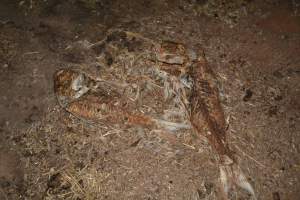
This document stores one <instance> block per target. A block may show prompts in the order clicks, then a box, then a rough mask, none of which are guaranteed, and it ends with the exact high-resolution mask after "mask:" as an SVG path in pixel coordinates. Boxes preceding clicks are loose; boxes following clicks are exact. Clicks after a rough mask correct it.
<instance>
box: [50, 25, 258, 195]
mask: <svg viewBox="0 0 300 200" xmlns="http://www.w3.org/2000/svg"><path fill="white" fill-rule="evenodd" d="M84 48H86V49H87V50H95V51H97V52H98V57H97V58H96V63H97V64H98V67H97V70H91V67H90V66H85V65H79V66H76V67H71V68H67V69H62V70H59V71H58V72H57V73H56V74H55V76H54V87H55V93H56V96H57V99H58V102H59V104H60V105H61V106H62V107H63V108H64V109H65V110H66V111H68V112H69V113H71V114H73V115H74V116H76V117H78V118H80V119H82V120H85V121H88V122H92V123H97V124H106V125H108V124H109V125H110V126H112V127H113V126H118V128H123V129H126V128H128V127H134V126H139V127H144V128H146V129H150V130H153V129H164V130H166V131H169V132H172V133H177V132H183V131H190V130H194V131H195V132H196V133H197V134H199V135H202V136H205V137H206V138H207V140H208V141H209V143H210V145H211V146H212V148H213V149H214V150H215V151H216V153H217V155H218V158H219V163H218V164H219V168H220V181H221V183H222V191H223V196H224V198H225V199H227V198H228V191H229V189H230V188H232V187H233V186H239V187H241V188H243V189H245V190H246V191H248V192H249V193H250V194H251V195H252V197H253V198H254V199H256V197H255V194H254V190H253V188H252V186H251V185H250V183H249V182H248V181H247V179H246V177H245V176H244V174H243V172H242V171H241V169H240V167H239V165H238V161H237V158H236V155H235V154H234V152H232V151H231V150H230V148H229V147H228V143H227V141H226V122H225V117H224V112H223V109H222V106H221V104H220V100H219V92H218V87H217V83H216V79H215V77H214V74H213V72H212V71H211V69H210V68H209V67H208V65H207V62H206V60H205V58H204V56H202V55H197V53H196V52H194V51H192V50H190V49H187V48H186V47H185V46H184V45H182V44H179V43H175V42H170V41H162V42H154V41H152V40H150V39H147V38H144V37H142V36H141V35H139V34H135V33H131V32H125V31H119V30H114V31H111V32H109V33H108V34H107V36H106V38H105V39H104V40H103V41H100V42H99V43H96V44H92V45H85V46H84Z"/></svg>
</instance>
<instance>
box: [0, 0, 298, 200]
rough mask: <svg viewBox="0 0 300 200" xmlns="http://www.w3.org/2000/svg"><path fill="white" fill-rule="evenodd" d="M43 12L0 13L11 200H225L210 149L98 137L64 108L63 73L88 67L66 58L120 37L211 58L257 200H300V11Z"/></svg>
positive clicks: (152, 7) (37, 8)
mask: <svg viewBox="0 0 300 200" xmlns="http://www.w3.org/2000/svg"><path fill="white" fill-rule="evenodd" d="M33 2H35V1H33ZM37 2H39V3H36V4H34V5H33V7H32V8H31V9H30V1H24V3H23V4H22V5H20V4H19V1H17V2H16V1H9V0H7V1H5V0H1V1H0V199H149V200H150V199H151V200H152V199H192V200H197V199H217V198H218V197H217V195H215V193H216V192H217V178H218V170H217V166H216V165H215V160H214V156H213V152H212V151H211V150H210V148H209V146H208V145H207V144H206V142H205V141H203V140H202V139H197V138H187V139H183V140H184V141H185V142H186V143H188V144H189V145H190V146H187V145H183V144H182V142H180V141H182V140H180V141H178V140H177V138H176V136H173V135H155V134H148V135H143V134H141V133H108V134H107V133H99V132H97V129H95V128H91V127H88V126H86V125H84V124H83V123H82V122H80V121H76V119H73V118H72V117H71V116H69V115H68V114H66V113H64V112H63V111H62V110H61V109H60V108H59V106H58V105H57V102H56V99H55V96H54V92H53V85H52V84H53V80H52V76H53V73H54V72H55V71H56V70H57V69H60V68H64V67H68V66H71V65H72V63H76V64H78V63H81V62H82V56H83V55H82V54H81V52H73V53H66V52H65V49H66V47H67V46H68V45H70V44H72V43H73V42H76V41H80V40H88V41H90V42H92V43H93V42H96V41H99V40H101V39H102V38H103V37H104V35H105V33H106V31H107V30H109V29H110V28H115V27H118V28H121V29H124V30H129V31H133V32H138V33H141V34H142V35H145V36H146V37H149V38H152V39H171V40H175V41H178V42H182V43H185V44H187V45H188V46H193V47H201V48H203V49H204V52H205V54H206V57H207V59H208V61H209V64H210V66H211V67H212V68H213V70H214V71H215V72H216V73H217V75H218V77H219V81H220V82H221V84H222V87H223V89H222V97H223V98H222V103H223V105H224V108H225V111H226V114H227V116H230V128H229V141H230V145H231V146H232V148H233V149H234V150H235V151H236V152H237V153H238V154H239V155H240V157H241V160H242V161H241V166H242V168H243V170H244V172H245V174H246V175H247V177H249V179H250V182H251V183H252V184H253V186H254V188H255V191H256V193H257V196H258V198H259V199H266V200H279V199H282V200H297V199H299V198H300V190H299V188H300V154H299V151H300V135H299V134H300V120H299V119H300V2H299V1H297V0H290V1H279V0H268V1H215V2H219V4H217V6H215V7H214V6H211V7H208V8H203V7H204V5H208V2H210V1H209V0H208V1H205V0H204V1H201V0H194V1H193V0H186V1H184V0H176V1H171V0H165V1H159V0H153V1H149V0H140V1H139V0H128V1H122V0H115V1H109V0H102V1H99V3H98V4H85V3H82V1H57V0H52V1H45V2H46V3H43V1H37ZM91 2H92V1H91ZM222 2H225V4H222ZM232 13H234V14H232ZM105 134H106V135H105ZM157 140H158V141H157ZM240 193H242V192H241V191H239V194H234V195H233V199H247V198H248V197H247V195H245V194H240Z"/></svg>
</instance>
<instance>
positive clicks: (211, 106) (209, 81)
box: [190, 57, 256, 199]
mask: <svg viewBox="0 0 300 200" xmlns="http://www.w3.org/2000/svg"><path fill="white" fill-rule="evenodd" d="M190 74H191V77H192V79H193V82H194V84H193V89H192V92H191V96H190V109H191V111H190V114H191V115H190V121H191V124H192V126H193V127H194V128H195V129H196V131H197V133H198V134H202V135H204V136H205V137H206V138H207V139H208V141H209V143H210V144H211V146H212V147H213V149H215V151H216V152H217V153H218V155H219V159H220V161H219V162H220V163H219V164H220V180H221V183H222V186H223V193H224V194H223V195H224V198H225V199H227V195H228V191H229V189H230V188H231V187H233V186H235V185H236V186H239V187H241V188H243V189H245V190H246V191H248V192H249V193H250V194H251V195H252V196H253V198H254V199H256V197H255V193H254V190H253V188H252V186H251V185H250V183H249V182H248V180H247V179H246V177H245V175H244V174H243V172H242V171H241V169H240V167H239V165H238V163H237V160H236V158H235V155H234V152H232V151H231V150H230V148H229V146H228V143H227V141H226V122H225V116H224V112H223V108H222V106H221V103H220V100H219V91H218V87H217V84H216V79H215V77H214V74H213V72H212V71H211V69H210V68H209V67H208V65H207V63H206V60H205V59H204V58H201V57H199V58H198V61H197V63H195V66H194V67H192V68H191V71H190Z"/></svg>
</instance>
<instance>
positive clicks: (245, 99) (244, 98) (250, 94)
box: [243, 89, 253, 101]
mask: <svg viewBox="0 0 300 200" xmlns="http://www.w3.org/2000/svg"><path fill="white" fill-rule="evenodd" d="M252 95H253V92H252V91H251V90H250V89H247V90H246V93H245V96H244V97H243V101H249V100H250V99H251V97H252Z"/></svg>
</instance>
